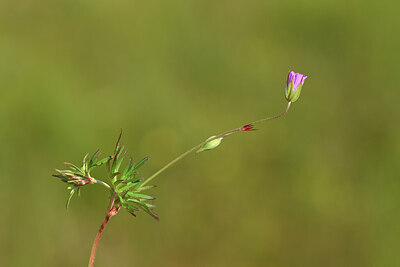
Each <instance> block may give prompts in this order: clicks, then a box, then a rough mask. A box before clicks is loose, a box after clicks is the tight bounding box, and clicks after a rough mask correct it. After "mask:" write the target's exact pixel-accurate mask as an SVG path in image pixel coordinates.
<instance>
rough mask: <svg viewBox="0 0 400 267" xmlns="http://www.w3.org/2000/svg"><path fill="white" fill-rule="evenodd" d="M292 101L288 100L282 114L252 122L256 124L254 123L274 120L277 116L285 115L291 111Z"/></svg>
mask: <svg viewBox="0 0 400 267" xmlns="http://www.w3.org/2000/svg"><path fill="white" fill-rule="evenodd" d="M291 103H292V102H288V104H287V106H286V109H285V111H284V112H282V113H281V114H279V115H276V116H273V117H269V118H265V119H261V120H258V121H254V122H252V123H250V124H253V125H254V124H256V123H260V122H264V121H270V120H274V119H277V118H280V117H282V116H283V115H285V114H286V113H287V112H288V111H289V108H290V104H291Z"/></svg>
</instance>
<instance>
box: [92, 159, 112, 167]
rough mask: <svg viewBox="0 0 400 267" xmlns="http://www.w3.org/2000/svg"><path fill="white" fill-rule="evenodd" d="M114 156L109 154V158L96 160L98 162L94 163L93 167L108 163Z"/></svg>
mask: <svg viewBox="0 0 400 267" xmlns="http://www.w3.org/2000/svg"><path fill="white" fill-rule="evenodd" d="M111 158H112V156H108V157H107V158H104V159H102V160H99V161H96V163H94V164H93V166H92V167H97V166H101V165H104V164H106V163H107V162H108V161H110V160H111Z"/></svg>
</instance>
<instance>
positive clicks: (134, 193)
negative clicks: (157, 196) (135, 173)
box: [127, 192, 154, 200]
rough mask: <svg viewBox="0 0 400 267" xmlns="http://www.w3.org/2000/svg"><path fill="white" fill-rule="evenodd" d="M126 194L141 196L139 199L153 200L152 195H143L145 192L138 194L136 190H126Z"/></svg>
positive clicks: (134, 196) (135, 196)
mask: <svg viewBox="0 0 400 267" xmlns="http://www.w3.org/2000/svg"><path fill="white" fill-rule="evenodd" d="M127 195H128V196H130V197H133V198H141V199H147V200H153V199H154V197H153V196H149V195H145V194H140V193H136V192H128V193H127Z"/></svg>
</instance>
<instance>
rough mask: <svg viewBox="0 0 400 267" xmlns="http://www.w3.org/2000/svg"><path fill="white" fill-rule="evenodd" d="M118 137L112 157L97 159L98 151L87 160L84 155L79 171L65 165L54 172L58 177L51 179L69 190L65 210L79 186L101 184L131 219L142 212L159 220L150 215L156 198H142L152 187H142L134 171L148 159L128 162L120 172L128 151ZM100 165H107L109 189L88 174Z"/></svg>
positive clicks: (153, 214)
mask: <svg viewBox="0 0 400 267" xmlns="http://www.w3.org/2000/svg"><path fill="white" fill-rule="evenodd" d="M121 135H122V132H121V134H120V135H119V137H118V140H117V143H116V145H115V149H114V153H113V154H112V155H111V156H108V157H105V158H102V159H100V150H97V151H96V152H95V153H94V154H93V155H92V156H91V157H90V158H89V154H86V155H85V157H84V158H83V161H82V167H78V166H76V165H74V164H72V163H69V162H65V163H64V164H65V165H67V167H68V169H66V170H58V169H55V171H56V172H57V173H58V174H54V175H53V176H54V177H57V178H60V180H61V181H63V182H65V183H67V184H68V190H70V194H69V197H68V200H67V203H66V207H67V208H68V206H69V203H70V201H71V199H72V197H73V196H74V195H75V193H78V194H79V193H80V188H81V187H82V186H84V185H87V184H94V183H101V184H103V185H105V186H107V187H108V188H109V189H110V190H111V193H112V194H111V195H112V197H113V198H114V197H115V200H114V201H115V205H116V206H117V207H119V206H122V207H123V208H125V209H126V210H127V211H128V212H129V213H130V214H132V215H133V216H136V214H135V213H136V212H137V211H139V210H143V211H144V212H146V213H148V214H149V215H150V216H152V217H153V218H155V219H156V220H158V215H157V214H156V213H154V211H153V208H155V206H154V205H153V200H154V199H155V198H154V197H153V196H151V195H147V194H143V191H145V190H148V189H150V188H153V187H154V186H153V185H150V186H142V184H143V182H144V181H145V178H144V177H137V175H138V172H137V170H138V169H139V168H140V167H141V166H143V164H145V163H146V162H147V161H148V160H149V157H146V158H144V159H142V160H140V161H139V162H137V163H134V162H133V161H132V158H130V159H129V162H128V163H127V165H126V166H125V168H123V170H122V169H121V166H122V163H123V161H124V158H125V155H126V152H127V150H126V149H125V146H121V144H120V140H121ZM102 165H106V167H107V172H108V176H109V180H110V182H111V184H110V185H109V184H107V183H105V182H103V181H100V180H97V179H95V178H93V177H92V176H91V171H92V170H93V169H94V168H96V167H99V166H102Z"/></svg>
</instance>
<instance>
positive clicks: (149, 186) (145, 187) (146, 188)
mask: <svg viewBox="0 0 400 267" xmlns="http://www.w3.org/2000/svg"><path fill="white" fill-rule="evenodd" d="M154 187H156V186H155V185H146V186H143V187H141V188H140V191H145V190H148V189H151V188H154Z"/></svg>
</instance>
